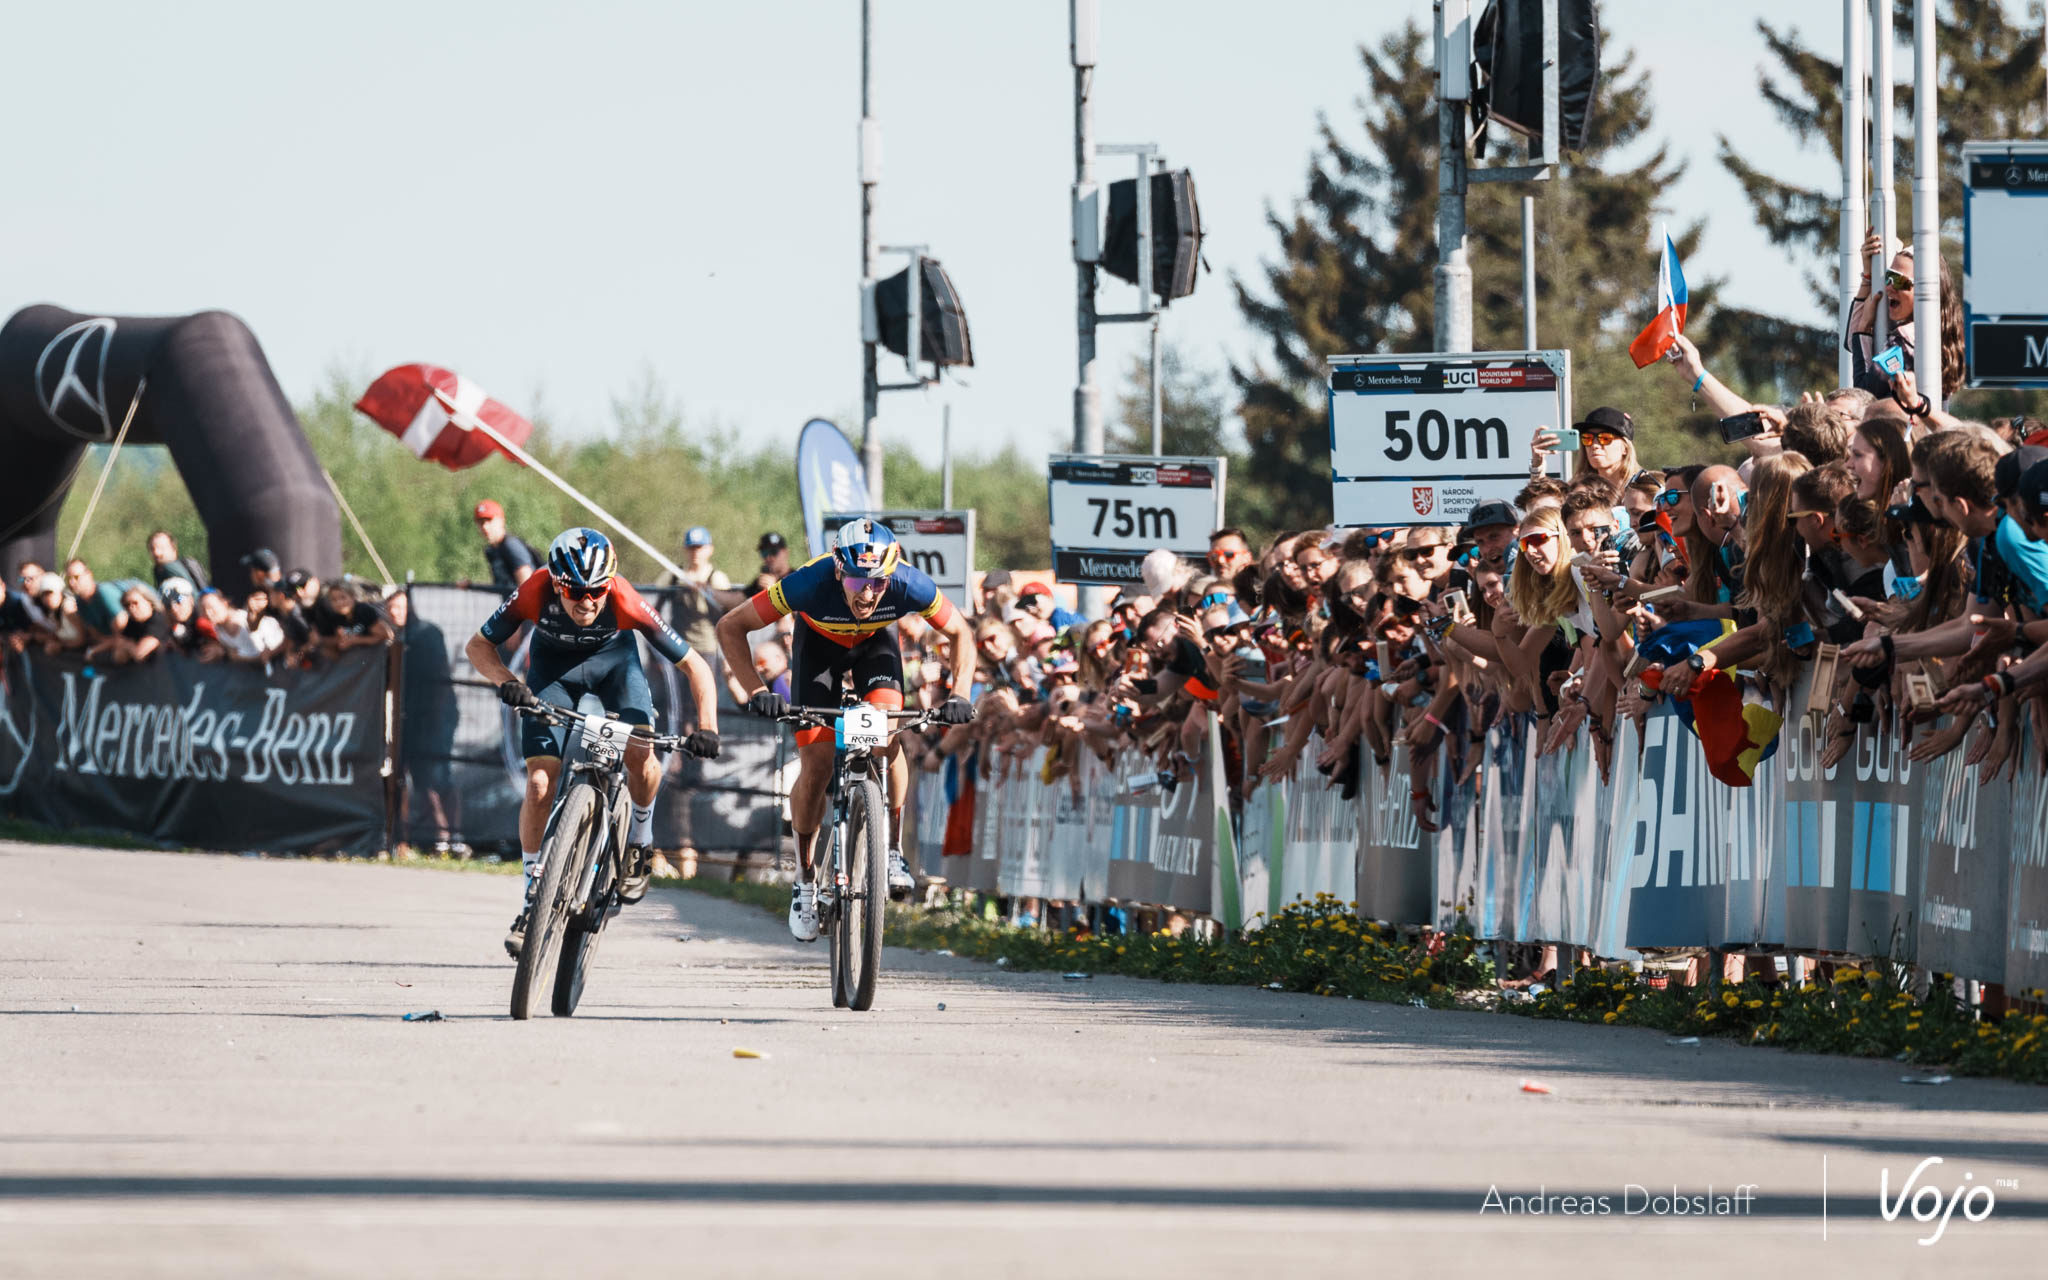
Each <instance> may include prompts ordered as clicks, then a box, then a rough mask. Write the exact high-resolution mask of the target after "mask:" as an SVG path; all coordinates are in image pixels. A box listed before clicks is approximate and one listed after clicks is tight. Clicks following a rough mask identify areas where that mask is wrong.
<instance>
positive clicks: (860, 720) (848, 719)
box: [839, 702, 889, 751]
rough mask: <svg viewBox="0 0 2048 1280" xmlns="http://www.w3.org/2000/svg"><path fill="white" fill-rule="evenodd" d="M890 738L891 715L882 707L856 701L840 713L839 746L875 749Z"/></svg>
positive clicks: (850, 749) (850, 748) (853, 748)
mask: <svg viewBox="0 0 2048 1280" xmlns="http://www.w3.org/2000/svg"><path fill="white" fill-rule="evenodd" d="M888 740H889V715H888V713H887V712H885V711H883V710H882V709H881V708H880V707H871V706H869V705H867V704H866V703H864V702H863V703H856V704H855V705H853V706H850V707H848V708H846V709H845V710H843V711H841V712H840V713H839V748H840V750H842V751H852V750H856V749H858V748H861V747H866V748H868V749H869V750H871V751H872V750H873V749H874V748H876V747H879V746H881V745H882V744H883V743H885V742H887V741H888Z"/></svg>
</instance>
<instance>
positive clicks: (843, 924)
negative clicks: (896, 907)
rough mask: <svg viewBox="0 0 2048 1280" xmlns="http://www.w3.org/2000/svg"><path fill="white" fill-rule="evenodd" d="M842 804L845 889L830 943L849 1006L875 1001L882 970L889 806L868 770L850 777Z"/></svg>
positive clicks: (886, 897) (887, 896)
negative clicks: (836, 954) (847, 794)
mask: <svg viewBox="0 0 2048 1280" xmlns="http://www.w3.org/2000/svg"><path fill="white" fill-rule="evenodd" d="M847 781H848V783H849V784H850V785H851V786H852V787H853V794H852V796H851V797H849V802H848V804H847V806H846V861H845V866H846V889H845V892H844V893H843V894H842V895H841V897H840V902H839V910H838V912H837V915H838V919H837V920H836V921H835V923H834V932H833V944H834V947H835V949H836V950H837V951H838V952H839V954H840V956H841V957H843V958H842V959H841V961H840V964H841V969H842V972H843V974H844V984H843V986H842V988H841V989H842V990H843V992H844V993H845V996H846V1004H847V1007H848V1008H850V1009H867V1008H870V1007H872V1006H873V1005H874V1003H875V981H876V979H877V978H879V977H880V976H881V972H882V915H883V910H884V908H885V907H886V906H887V905H888V902H889V846H888V843H887V841H888V826H887V823H888V812H887V810H885V809H884V808H883V807H882V788H881V785H880V784H879V783H877V782H876V781H875V779H874V778H873V777H872V776H868V775H863V776H861V777H859V778H857V779H855V778H849V779H847Z"/></svg>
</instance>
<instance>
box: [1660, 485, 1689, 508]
mask: <svg viewBox="0 0 2048 1280" xmlns="http://www.w3.org/2000/svg"><path fill="white" fill-rule="evenodd" d="M1684 501H1685V490H1683V489H1660V490H1658V491H1657V505H1658V506H1660V507H1675V506H1677V505H1678V504H1679V503H1681V502H1684Z"/></svg>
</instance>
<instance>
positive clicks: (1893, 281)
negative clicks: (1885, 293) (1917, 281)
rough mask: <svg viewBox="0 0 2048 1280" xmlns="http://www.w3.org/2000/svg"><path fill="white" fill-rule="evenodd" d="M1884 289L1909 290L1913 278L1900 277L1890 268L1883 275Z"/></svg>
mask: <svg viewBox="0 0 2048 1280" xmlns="http://www.w3.org/2000/svg"><path fill="white" fill-rule="evenodd" d="M1884 287H1885V288H1887V289H1910V288H1912V287H1913V277H1911V276H1902V275H1900V274H1899V273H1898V272H1896V271H1893V270H1891V269H1890V268H1886V269H1885V273H1884Z"/></svg>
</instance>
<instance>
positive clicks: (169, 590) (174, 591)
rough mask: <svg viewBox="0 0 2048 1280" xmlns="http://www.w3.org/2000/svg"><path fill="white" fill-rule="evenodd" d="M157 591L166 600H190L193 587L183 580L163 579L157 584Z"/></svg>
mask: <svg viewBox="0 0 2048 1280" xmlns="http://www.w3.org/2000/svg"><path fill="white" fill-rule="evenodd" d="M157 591H158V592H159V593H160V594H161V595H162V596H163V598H164V599H166V600H190V599H191V598H192V592H193V587H192V584H191V583H190V582H188V581H186V580H185V579H183V578H165V579H164V580H163V581H162V582H161V583H159V584H158V586H157Z"/></svg>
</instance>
